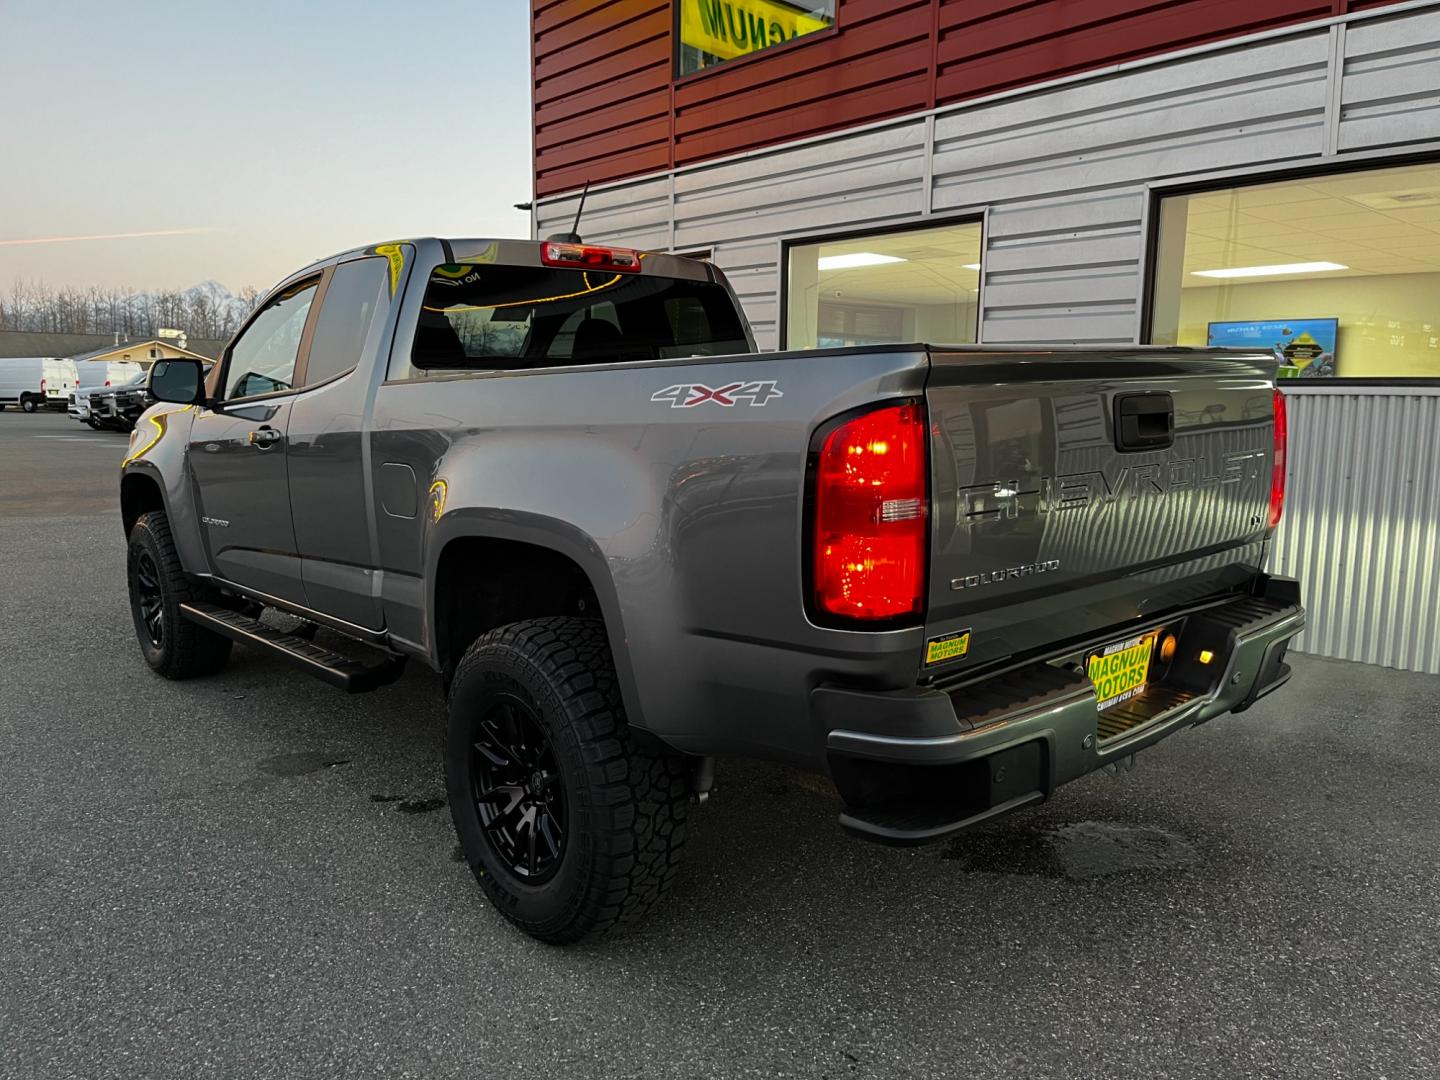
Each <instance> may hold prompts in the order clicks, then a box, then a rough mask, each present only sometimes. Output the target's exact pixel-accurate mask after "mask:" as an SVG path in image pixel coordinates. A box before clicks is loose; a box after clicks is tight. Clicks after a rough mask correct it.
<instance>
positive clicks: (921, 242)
mask: <svg viewBox="0 0 1440 1080" xmlns="http://www.w3.org/2000/svg"><path fill="white" fill-rule="evenodd" d="M786 271H787V273H788V275H789V276H788V279H787V282H786V292H785V295H786V304H785V308H786V310H785V347H786V348H789V349H815V348H821V349H827V348H836V347H839V346H843V345H884V344H892V343H894V342H899V341H924V342H934V343H936V344H946V345H964V344H967V343H970V342H973V341H974V340H975V329H976V325H977V315H978V311H979V292H980V224H979V222H967V223H965V224H961V225H942V226H938V227H936V228H929V229H910V230H907V231H905V232H892V233H877V234H875V235H872V236H864V237H853V236H851V237H846V238H845V239H843V240H827V241H822V242H819V243H813V244H796V245H793V246H791V248H790V249H789V253H788V258H787V267H786Z"/></svg>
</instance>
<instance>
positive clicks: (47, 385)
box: [0, 356, 79, 412]
mask: <svg viewBox="0 0 1440 1080" xmlns="http://www.w3.org/2000/svg"><path fill="white" fill-rule="evenodd" d="M78 381H79V377H78V376H77V374H76V372H75V361H73V360H66V359H64V358H63V357H59V356H5V357H0V409H3V408H5V406H7V405H19V406H20V408H22V409H24V410H25V411H26V412H34V411H35V410H36V409H39V408H46V407H48V408H55V409H63V408H65V406H66V403H67V402H68V401H69V400H70V395H71V394H73V393H74V392H75V387H76V385H77V383H78Z"/></svg>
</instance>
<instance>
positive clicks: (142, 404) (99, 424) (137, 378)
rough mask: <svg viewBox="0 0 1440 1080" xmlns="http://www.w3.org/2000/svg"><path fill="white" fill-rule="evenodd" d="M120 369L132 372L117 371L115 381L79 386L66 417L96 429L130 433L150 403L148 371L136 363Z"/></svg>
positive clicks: (72, 396)
mask: <svg viewBox="0 0 1440 1080" xmlns="http://www.w3.org/2000/svg"><path fill="white" fill-rule="evenodd" d="M116 366H119V365H116ZM124 366H125V367H133V368H135V369H136V370H135V371H133V372H126V373H120V372H117V373H116V374H117V375H121V376H122V377H121V378H119V379H118V380H114V381H112V380H110V379H107V380H106V381H105V383H104V384H103V385H100V386H82V387H80V388H79V389H77V390H76V391H75V393H73V394H71V395H70V404H69V409H68V412H69V414H70V418H71V419H72V420H78V421H79V422H80V423H82V424H87V425H89V426H90V427H92V428H95V429H97V430H99V429H101V428H106V429H109V430H111V431H133V430H134V428H135V421H136V420H138V419H139V418H140V414H141V413H142V412H144V411H145V410H146V409H147V408H148V407H149V406H150V405H151V404H152V399H151V398H150V396H149V394H148V392H147V391H146V383H147V381H148V379H149V372H148V371H146V370H145V369H143V368H141V367H139V365H136V364H126V365H124Z"/></svg>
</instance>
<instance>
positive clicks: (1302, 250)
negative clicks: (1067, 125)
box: [1150, 165, 1440, 379]
mask: <svg viewBox="0 0 1440 1080" xmlns="http://www.w3.org/2000/svg"><path fill="white" fill-rule="evenodd" d="M1150 340H1151V341H1153V342H1154V343H1155V344H1157V345H1207V344H1210V345H1239V346H1260V347H1263V348H1271V349H1274V350H1275V352H1276V354H1277V356H1279V358H1280V360H1281V375H1282V377H1286V378H1301V379H1313V378H1321V379H1329V378H1340V379H1345V378H1360V379H1376V378H1402V379H1416V378H1440V165H1409V166H1402V167H1398V168H1388V169H1372V170H1367V171H1365V172H1349V173H1339V174H1336V173H1331V174H1328V175H1325V176H1315V177H1311V178H1309V179H1304V180H1286V181H1283V182H1279V183H1270V184H1250V185H1246V186H1243V187H1232V188H1226V189H1224V190H1220V191H1208V192H1204V193H1202V194H1195V195H1184V196H1176V197H1173V198H1168V199H1165V200H1163V201H1162V202H1161V204H1160V233H1159V246H1158V248H1157V250H1156V261H1155V279H1154V283H1153V299H1152V318H1151V326H1150Z"/></svg>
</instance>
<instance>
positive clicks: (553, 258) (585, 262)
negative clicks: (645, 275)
mask: <svg viewBox="0 0 1440 1080" xmlns="http://www.w3.org/2000/svg"><path fill="white" fill-rule="evenodd" d="M540 261H541V262H542V263H544V264H545V265H546V266H564V267H567V268H569V269H571V270H615V271H618V272H620V273H622V274H637V273H639V272H640V253H639V252H638V251H632V250H631V249H630V248H611V247H595V246H593V245H591V244H560V243H554V242H551V241H547V242H546V243H544V244H541V245H540Z"/></svg>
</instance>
